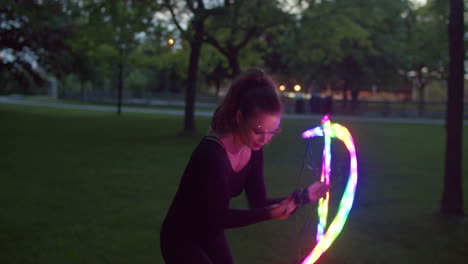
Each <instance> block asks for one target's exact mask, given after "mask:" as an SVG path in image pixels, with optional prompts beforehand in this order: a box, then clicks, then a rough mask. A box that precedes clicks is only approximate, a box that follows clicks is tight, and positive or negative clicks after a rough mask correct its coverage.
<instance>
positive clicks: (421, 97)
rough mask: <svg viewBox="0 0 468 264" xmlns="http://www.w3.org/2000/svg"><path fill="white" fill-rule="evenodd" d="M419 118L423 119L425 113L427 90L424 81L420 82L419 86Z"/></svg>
mask: <svg viewBox="0 0 468 264" xmlns="http://www.w3.org/2000/svg"><path fill="white" fill-rule="evenodd" d="M418 86H419V87H418V91H419V92H418V116H419V117H422V116H423V115H424V111H425V104H426V102H425V100H424V90H425V88H426V84H425V83H423V81H422V80H420V81H419V84H418Z"/></svg>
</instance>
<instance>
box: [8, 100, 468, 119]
mask: <svg viewBox="0 0 468 264" xmlns="http://www.w3.org/2000/svg"><path fill="white" fill-rule="evenodd" d="M0 103H3V104H17V105H33V106H45V107H54V108H66V109H79V110H91V111H107V112H116V111H117V110H116V107H115V106H95V105H82V104H65V103H52V102H40V101H32V100H24V99H19V98H12V97H8V96H0ZM122 112H123V113H146V114H163V115H183V114H184V110H171V109H150V108H137V107H128V106H123V107H122ZM212 114H213V111H195V115H196V116H207V117H210V116H212ZM283 117H284V118H287V119H289V118H290V119H305V120H314V121H317V120H320V119H321V117H322V116H321V115H311V114H303V115H298V114H284V115H283ZM334 119H339V120H346V121H367V122H384V123H407V124H444V123H445V120H443V119H426V118H392V117H389V118H384V117H365V116H343V115H336V116H334ZM463 124H464V125H468V120H464V122H463Z"/></svg>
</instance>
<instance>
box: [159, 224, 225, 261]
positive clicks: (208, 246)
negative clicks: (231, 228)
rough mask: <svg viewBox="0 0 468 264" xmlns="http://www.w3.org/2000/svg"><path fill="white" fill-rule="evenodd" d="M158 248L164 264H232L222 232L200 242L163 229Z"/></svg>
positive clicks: (177, 231) (173, 229)
mask: <svg viewBox="0 0 468 264" xmlns="http://www.w3.org/2000/svg"><path fill="white" fill-rule="evenodd" d="M160 247H161V252H162V256H163V258H164V261H165V262H166V264H186V263H191V264H233V259H232V256H231V251H230V249H229V245H228V242H227V239H226V236H225V234H224V232H220V233H219V235H217V236H215V237H213V238H210V239H203V242H202V240H199V239H194V238H192V237H191V236H190V235H188V234H184V233H183V232H181V231H179V230H175V228H172V229H169V228H167V227H166V228H164V227H163V229H162V230H161V234H160Z"/></svg>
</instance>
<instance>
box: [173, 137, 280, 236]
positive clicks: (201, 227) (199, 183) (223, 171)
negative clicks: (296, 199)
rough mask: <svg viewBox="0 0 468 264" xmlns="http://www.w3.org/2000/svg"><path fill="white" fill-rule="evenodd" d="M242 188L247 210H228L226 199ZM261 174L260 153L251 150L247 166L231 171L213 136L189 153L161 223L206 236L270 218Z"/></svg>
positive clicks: (222, 148)
mask: <svg viewBox="0 0 468 264" xmlns="http://www.w3.org/2000/svg"><path fill="white" fill-rule="evenodd" d="M243 190H245V194H246V196H247V200H248V202H249V205H250V209H245V210H242V209H231V208H230V207H229V201H230V199H231V198H233V197H236V196H238V195H240V194H241V193H242V191H243ZM277 201H278V200H276V201H274V200H271V201H268V200H267V193H266V188H265V183H264V175H263V152H262V150H261V149H260V150H258V151H252V155H251V157H250V160H249V162H248V163H247V165H246V166H245V167H244V168H243V169H242V170H241V171H239V172H235V171H234V170H233V169H232V167H231V164H230V161H229V158H228V156H227V153H226V150H225V149H224V147H223V146H222V144H221V143H220V142H219V141H218V140H217V139H216V138H214V137H213V136H206V137H204V138H203V139H202V140H201V142H200V143H199V145H198V146H197V147H196V148H195V150H194V151H193V152H192V156H191V158H190V161H189V163H188V165H187V167H186V168H185V171H184V174H183V176H182V179H181V181H180V184H179V188H178V190H177V193H176V195H175V197H174V200H173V201H172V204H171V207H170V208H169V211H168V214H167V216H166V219H165V223H164V225H165V226H166V228H175V229H177V230H179V231H184V232H188V233H190V234H192V235H194V236H195V237H200V238H208V237H210V236H211V235H216V234H218V232H222V231H223V229H225V228H232V227H241V226H246V225H251V224H254V223H257V222H260V221H263V220H267V219H269V218H270V214H269V210H268V209H267V206H268V205H270V204H272V203H274V202H277Z"/></svg>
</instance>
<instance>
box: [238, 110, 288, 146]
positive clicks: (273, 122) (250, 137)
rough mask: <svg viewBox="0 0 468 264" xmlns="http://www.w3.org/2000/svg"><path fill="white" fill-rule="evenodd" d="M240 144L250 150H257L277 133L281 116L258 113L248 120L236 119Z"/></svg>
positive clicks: (278, 114)
mask: <svg viewBox="0 0 468 264" xmlns="http://www.w3.org/2000/svg"><path fill="white" fill-rule="evenodd" d="M238 122H239V128H240V137H241V140H242V143H243V144H244V145H246V146H247V147H249V148H250V149H251V150H259V149H260V148H261V147H262V146H263V145H265V144H267V143H269V142H270V140H271V138H272V137H273V136H274V135H275V134H277V133H279V131H280V127H279V126H280V122H281V114H280V113H277V114H266V113H259V114H256V115H254V116H253V117H252V118H249V119H242V116H240V118H238Z"/></svg>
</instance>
